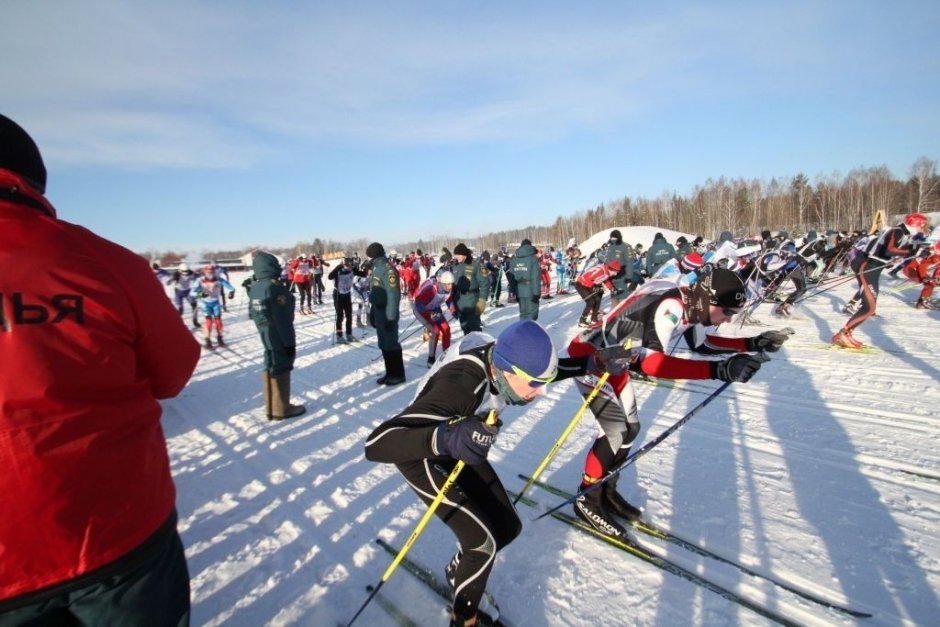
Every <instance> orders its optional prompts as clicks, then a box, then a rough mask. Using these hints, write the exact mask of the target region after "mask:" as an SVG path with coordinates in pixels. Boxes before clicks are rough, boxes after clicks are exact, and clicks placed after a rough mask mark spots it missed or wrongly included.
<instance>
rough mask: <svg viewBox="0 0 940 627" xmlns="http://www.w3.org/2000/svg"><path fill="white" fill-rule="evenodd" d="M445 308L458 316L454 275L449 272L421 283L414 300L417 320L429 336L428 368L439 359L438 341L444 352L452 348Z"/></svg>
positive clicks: (444, 271) (443, 272)
mask: <svg viewBox="0 0 940 627" xmlns="http://www.w3.org/2000/svg"><path fill="white" fill-rule="evenodd" d="M445 307H446V308H447V309H448V310H449V311H450V313H451V315H452V316H456V315H457V306H456V305H455V304H454V275H453V274H452V273H451V272H450V271H448V270H443V271H441V272H439V273H438V274H437V276H432V277H431V278H430V279H427V280H426V281H424V282H423V283H421V286H420V287H419V288H418V291H417V293H416V294H415V298H414V305H413V309H414V314H415V318H416V319H417V320H418V322H420V323H421V326H423V327H424V329H425V334H426V335H427V336H428V368H430V367H431V366H433V365H434V362H435V360H436V359H437V341H438V340H440V341H441V348H443V349H444V351H446V350H447V349H448V348H450V323H448V322H447V318H446V317H445V316H444V308H445Z"/></svg>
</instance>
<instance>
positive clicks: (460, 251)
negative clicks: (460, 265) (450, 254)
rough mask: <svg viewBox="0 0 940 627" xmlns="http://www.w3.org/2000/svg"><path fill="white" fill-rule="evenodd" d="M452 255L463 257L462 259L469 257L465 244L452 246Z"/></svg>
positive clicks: (468, 250)
mask: <svg viewBox="0 0 940 627" xmlns="http://www.w3.org/2000/svg"><path fill="white" fill-rule="evenodd" d="M454 254H455V255H463V256H464V257H469V256H470V249H469V248H467V246H466V244H464V243H463V242H461V243H459V244H457V245H456V246H454Z"/></svg>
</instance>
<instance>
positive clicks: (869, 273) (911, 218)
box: [832, 213, 927, 348]
mask: <svg viewBox="0 0 940 627" xmlns="http://www.w3.org/2000/svg"><path fill="white" fill-rule="evenodd" d="M926 228H927V216H925V215H924V214H922V213H911V214H908V215H906V216H905V217H904V220H903V221H901V223H899V224H898V225H897V226H894V227H891V228H888V229H885V230H884V231H882V233H881V234H880V235H879V236H878V237H872V238H871V240H870V241H869V242H868V244H867V245H866V246H865V248H864V249H863V250H858V251H857V254H856V256H855V259H853V260H852V270H853V271H854V272H855V280H856V281H858V292H857V293H856V295H855V297H853V299H852V300H853V301H856V302H860V306H859V308H858V310H857V311H856V312H855V314H854V315H852V317H851V318H849V320H848V322H846V323H845V325H844V326H843V327H842V328H841V329H839V331H838V332H837V333H836V334H835V335H833V336H832V343H833V344H835V345H836V346H841V347H843V348H862V347H863V346H864V344H862V342H860V341H859V340H857V339H855V336H854V335H853V333H854V331H855V329H857V328H858V327H859V326H861V324H862V323H863V322H865V321H866V320H868V319H869V318H870V317H872V316H873V315H874V314H875V306H876V302H877V300H878V279H879V278H880V277H881V271H882V270H884V267H885V266H886V265H887V264H888V263H890V262H891V260H892V259H894V258H896V257H910V256H912V255H913V253H914V246H913V244H912V243H911V240H912V239H913V238H914V236H915V235H917V234H918V233H923V232H924V231H925V229H926ZM846 307H848V305H846Z"/></svg>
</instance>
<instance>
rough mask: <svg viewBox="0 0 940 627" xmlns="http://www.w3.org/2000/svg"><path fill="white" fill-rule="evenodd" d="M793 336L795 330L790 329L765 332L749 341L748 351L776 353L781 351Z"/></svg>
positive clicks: (750, 338)
mask: <svg viewBox="0 0 940 627" xmlns="http://www.w3.org/2000/svg"><path fill="white" fill-rule="evenodd" d="M791 335H793V329H791V328H789V327H787V328H786V329H780V330H779V331H764V332H763V333H761V334H760V335H757V336H754V337H749V338H748V339H747V350H749V351H752V352H755V351H769V352H771V353H775V352H777V351H778V350H780V347H781V346H783V343H784V342H786V341H787V340H788V339H790V336H791Z"/></svg>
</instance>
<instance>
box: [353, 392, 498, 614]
mask: <svg viewBox="0 0 940 627" xmlns="http://www.w3.org/2000/svg"><path fill="white" fill-rule="evenodd" d="M495 423H496V410H495V409H491V410H490V413H489V415H488V416H487V417H486V424H488V425H491V424H495ZM463 467H464V461H463V460H462V459H461V460H458V461H457V465H456V466H454V469H453V470H452V471H451V473H450V476H448V477H447V481H445V482H444V485H442V486H441V489H440V490H439V491H438V493H437V496H436V497H434V500H433V501H431V504H430V505H429V506H428V510H427V511H426V512H424V516H422V517H421V520H419V521H418V526H417V527H415V530H414V531H412V532H411V536H410V537H409V538H408V541H407V542H405V545H404V546H403V547H401V550H400V551H399V552H398V555H396V556H395V559H393V560H392V563H391V564H389V565H388V568H386V569H385V573H384V574H383V575H382V578H381V579H380V580H379V583H378V584H377V585H375V586H373V588H372V592H371V593H370V594H369V596H368V597H367V598H366V601H365V603H363V604H362V607H360V608H359V611H358V612H356V615H355V616H353V617H352V620H350V621H349V622H348V623H346V627H350V625H352V624H353V623H354V622H356V619H357V618H359V615H360V614H362V610H364V609H366V606H367V605H369V602H370V601H372V599H373V598H374V597H375V595H376V594H378V592H379V590H380V589H381V588H382V586H384V585H385V582H386V581H388V580H389V579H390V578H391V576H392V573H393V572H395V569H396V568H397V567H398V565H399V564H400V563H401V561H402V560H403V559H404V558H405V555H406V554H407V553H408V551H409V550H410V549H411V547H412V545H413V544H414V543H415V541H416V540H417V539H418V536H420V535H421V532H423V531H424V528H425V526H427V524H428V521H430V520H431V516H433V515H434V512H435V511H436V510H437V507H438V505H440V504H441V502H442V501H443V500H444V497H445V496H446V495H447V491H448V490H450V488H451V487H452V486H453V485H454V484H455V483H457V477H459V476H460V471H461V470H463Z"/></svg>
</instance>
